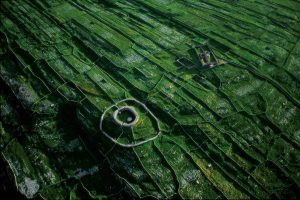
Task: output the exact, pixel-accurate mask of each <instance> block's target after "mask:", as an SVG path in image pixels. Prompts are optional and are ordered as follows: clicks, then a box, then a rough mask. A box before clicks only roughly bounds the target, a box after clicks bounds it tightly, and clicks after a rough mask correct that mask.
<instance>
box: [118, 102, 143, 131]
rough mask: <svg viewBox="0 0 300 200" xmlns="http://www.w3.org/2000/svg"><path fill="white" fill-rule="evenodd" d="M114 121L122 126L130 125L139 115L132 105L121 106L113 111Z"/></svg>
mask: <svg viewBox="0 0 300 200" xmlns="http://www.w3.org/2000/svg"><path fill="white" fill-rule="evenodd" d="M113 119H114V121H115V123H117V124H118V125H120V126H123V127H132V126H134V125H135V124H136V123H137V122H138V120H139V115H138V113H137V112H136V111H135V109H134V108H133V107H132V106H123V107H120V108H118V109H117V110H115V111H114V112H113Z"/></svg>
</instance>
